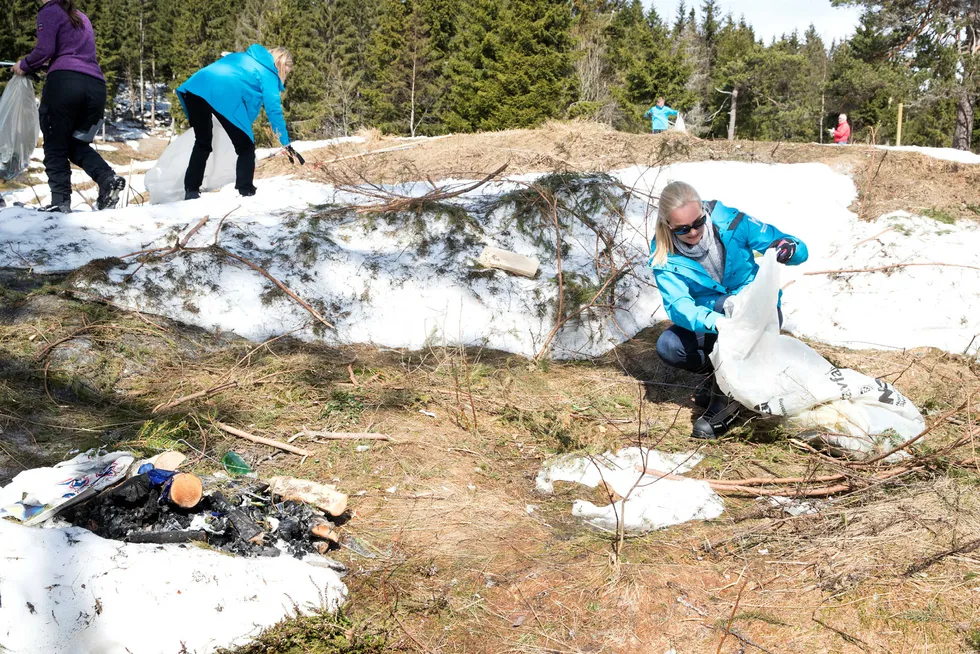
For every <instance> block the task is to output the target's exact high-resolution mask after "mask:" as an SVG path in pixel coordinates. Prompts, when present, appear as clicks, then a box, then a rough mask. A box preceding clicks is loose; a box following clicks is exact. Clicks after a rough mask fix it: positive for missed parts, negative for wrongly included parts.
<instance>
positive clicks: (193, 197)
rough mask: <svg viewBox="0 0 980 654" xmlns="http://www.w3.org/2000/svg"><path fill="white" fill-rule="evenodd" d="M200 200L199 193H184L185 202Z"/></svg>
mask: <svg viewBox="0 0 980 654" xmlns="http://www.w3.org/2000/svg"><path fill="white" fill-rule="evenodd" d="M200 198H201V192H200V191H184V199H185V200H199V199H200Z"/></svg>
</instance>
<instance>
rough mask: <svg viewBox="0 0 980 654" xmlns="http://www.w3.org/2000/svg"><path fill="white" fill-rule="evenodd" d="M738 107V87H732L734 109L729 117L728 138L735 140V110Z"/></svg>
mask: <svg viewBox="0 0 980 654" xmlns="http://www.w3.org/2000/svg"><path fill="white" fill-rule="evenodd" d="M737 109H738V88H734V89H732V110H731V111H730V112H729V117H728V140H729V141H734V140H735V112H736V110H737Z"/></svg>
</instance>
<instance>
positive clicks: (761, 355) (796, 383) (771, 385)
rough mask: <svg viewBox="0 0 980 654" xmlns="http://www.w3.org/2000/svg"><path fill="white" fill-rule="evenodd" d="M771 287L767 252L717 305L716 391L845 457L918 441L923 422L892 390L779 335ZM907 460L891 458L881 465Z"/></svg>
mask: <svg viewBox="0 0 980 654" xmlns="http://www.w3.org/2000/svg"><path fill="white" fill-rule="evenodd" d="M779 288H780V284H779V267H778V264H777V262H776V251H775V250H768V251H767V252H766V254H765V256H764V257H763V258H762V260H761V262H760V267H759V272H758V274H757V275H756V278H755V281H753V282H752V283H751V284H749V286H748V287H747V288H746V289H745V290H743V291H742V292H741V293H739V294H738V295H736V296H734V297H732V298H730V299H729V300H728V301H726V303H725V311H726V313H727V315H728V316H729V318H730V321H729V323H728V324H726V326H725V329H722V330H720V333H719V335H718V345H717V347H715V349H714V351H712V353H711V361H712V363H714V366H715V376H716V378H717V380H718V385H719V386H720V387H721V389H722V390H723V391H725V392H726V393H728V394H730V395H731V396H733V397H734V398H735V399H736V400H738V401H739V402H741V403H742V404H743V405H745V406H747V407H750V408H752V409H753V410H754V411H756V412H757V413H759V414H761V415H764V416H775V417H780V418H788V419H789V420H790V422H792V423H793V424H794V425H796V426H799V427H802V428H804V429H810V430H813V431H812V432H811V433H810V434H809V437H808V440H809V441H810V442H811V443H813V442H816V443H821V444H825V445H826V446H828V447H829V448H831V451H832V452H834V453H839V454H843V455H846V456H849V457H852V458H857V459H861V458H868V457H870V456H874V455H876V454H879V453H883V452H885V451H888V450H891V449H893V448H894V447H896V446H897V445H901V444H902V443H904V442H906V441H908V440H910V439H912V438H914V437H915V436H918V435H919V434H920V433H921V432H922V431H923V430H924V429H925V421H924V420H923V419H922V416H921V415H920V414H919V411H918V409H916V408H915V406H914V405H913V404H912V402H911V401H909V400H908V399H907V398H906V397H905V396H904V395H902V394H901V393H900V392H899V391H898V390H897V389H896V388H895V387H894V386H892V385H891V384H889V383H887V382H885V381H883V380H880V379H873V378H872V377H868V376H867V375H863V374H861V373H859V372H856V371H854V370H840V369H838V368H837V367H836V366H834V365H833V364H832V363H830V362H829V361H827V360H826V359H824V358H823V357H822V356H820V354H818V353H817V352H816V350H814V349H813V348H811V347H810V346H808V345H806V344H805V343H803V342H802V341H800V340H797V339H795V338H793V337H792V336H788V335H786V334H781V333H780V331H779V323H778V318H777V315H776V314H777V312H776V303H777V298H778V296H779ZM828 432H829V434H828ZM907 456H909V454H908V453H907V452H896V453H894V454H892V455H891V456H889V457H888V458H887V459H886V461H890V462H891V461H898V460H901V459H902V458H905V457H907Z"/></svg>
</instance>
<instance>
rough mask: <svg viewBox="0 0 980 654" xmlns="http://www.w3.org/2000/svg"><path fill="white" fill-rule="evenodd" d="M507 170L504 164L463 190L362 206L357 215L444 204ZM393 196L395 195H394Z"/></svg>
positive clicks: (358, 208) (443, 190)
mask: <svg viewBox="0 0 980 654" xmlns="http://www.w3.org/2000/svg"><path fill="white" fill-rule="evenodd" d="M505 170H507V164H504V165H502V166H500V167H499V168H497V170H495V171H493V172H492V173H490V174H489V175H487V176H486V177H484V178H483V179H481V180H479V181H477V182H473V183H472V184H470V185H468V186H464V187H462V188H458V189H453V190H445V189H435V190H433V191H430V192H429V193H426V194H425V195H421V196H418V197H396V198H394V199H392V200H390V201H388V202H384V203H382V204H369V205H362V206H360V207H357V208H356V212H357V213H387V212H389V211H392V212H393V211H405V210H406V209H412V208H415V207H421V206H424V205H425V204H426V203H427V202H444V201H446V200H450V199H452V198H455V197H459V196H460V195H464V194H466V193H469V192H470V191H475V190H476V189H478V188H480V187H481V186H483V185H484V184H487V183H488V182H490V181H492V180H493V179H494V178H496V177H498V176H499V175H500V174H501V173H503V172H504V171H505ZM392 195H393V194H392Z"/></svg>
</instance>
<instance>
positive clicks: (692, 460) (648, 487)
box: [536, 447, 725, 531]
mask: <svg viewBox="0 0 980 654" xmlns="http://www.w3.org/2000/svg"><path fill="white" fill-rule="evenodd" d="M702 458H703V457H702V456H701V455H699V454H694V453H693V452H685V453H680V454H668V453H665V452H658V451H656V450H651V449H647V448H639V447H627V448H624V449H621V450H619V452H617V453H616V454H613V453H612V452H606V453H605V454H603V455H601V456H597V457H592V458H589V457H583V456H566V457H561V458H559V459H556V460H553V461H549V462H546V463H545V464H544V465H543V466H542V467H541V471H540V472H539V473H538V477H537V480H536V486H537V489H538V491H540V492H542V493H548V494H550V493H553V492H554V483H555V482H556V481H568V482H573V483H577V484H582V485H583V486H588V487H589V488H595V487H597V486H598V485H599V484H601V483H603V482H605V484H606V486H607V487H608V488H610V489H612V490H613V491H614V492H615V493H616V494H617V495H619V496H620V497H626V498H627V499H626V500H625V502H624V501H622V500H620V501H618V502H616V503H615V504H610V505H607V506H597V505H595V504H593V503H592V502H588V501H585V500H575V502H574V503H573V504H572V515H574V516H576V517H578V518H582V519H584V520H585V521H586V522H587V523H589V524H591V525H593V526H595V527H599V528H601V529H609V530H614V529H616V526H617V524H618V521H617V516H618V517H619V520H623V521H624V524H625V527H626V529H627V530H628V531H651V530H654V529H662V528H664V527H669V526H671V525H679V524H681V523H684V522H690V521H691V520H711V519H714V518H717V517H718V516H720V515H721V514H722V512H723V511H724V509H725V505H724V502H722V499H721V497H720V496H719V495H718V494H717V493H715V492H714V491H713V490H711V487H710V486H709V485H708V483H707V482H705V481H700V480H697V479H683V480H678V479H664V478H661V477H657V476H654V475H648V474H644V473H642V472H641V471H642V470H644V469H651V470H657V471H659V472H666V473H670V474H682V473H685V472H688V471H690V470H691V469H692V468H693V467H694V466H696V465H697V464H698V463H700V462H701V459H702ZM624 505H625V506H624ZM624 508H625V511H624Z"/></svg>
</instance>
